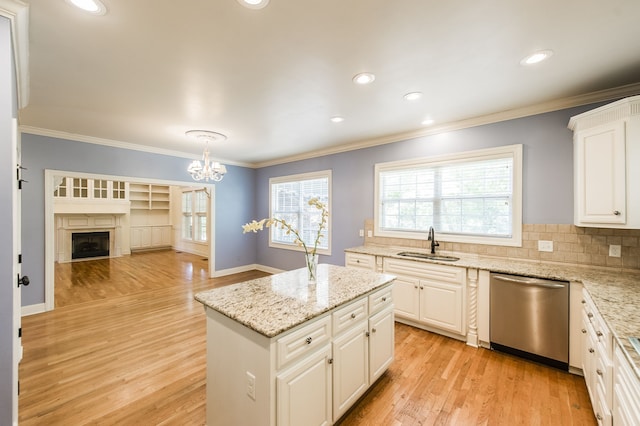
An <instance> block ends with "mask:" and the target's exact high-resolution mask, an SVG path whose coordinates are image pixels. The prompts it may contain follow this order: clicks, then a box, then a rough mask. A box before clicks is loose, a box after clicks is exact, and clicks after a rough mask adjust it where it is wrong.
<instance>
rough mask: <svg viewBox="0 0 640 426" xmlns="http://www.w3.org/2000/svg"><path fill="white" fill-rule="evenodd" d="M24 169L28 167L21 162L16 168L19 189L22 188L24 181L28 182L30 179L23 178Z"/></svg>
mask: <svg viewBox="0 0 640 426" xmlns="http://www.w3.org/2000/svg"><path fill="white" fill-rule="evenodd" d="M22 170H27V168H26V167H22V166H21V165H20V164H18V167H17V168H16V179H17V180H18V189H22V182H25V183H28V181H26V180H24V179H22Z"/></svg>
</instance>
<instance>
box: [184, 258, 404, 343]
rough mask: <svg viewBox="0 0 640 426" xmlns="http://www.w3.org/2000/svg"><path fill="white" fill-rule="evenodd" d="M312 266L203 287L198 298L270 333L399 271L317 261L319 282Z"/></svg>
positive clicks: (386, 280) (385, 281) (325, 309)
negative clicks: (313, 278) (310, 279)
mask: <svg viewBox="0 0 640 426" xmlns="http://www.w3.org/2000/svg"><path fill="white" fill-rule="evenodd" d="M306 274H307V269H306V268H301V269H296V270H293V271H288V272H283V273H281V274H276V275H271V276H268V277H263V278H257V279H254V280H250V281H245V282H242V283H238V284H233V285H229V286H225V287H220V288H216V289H213V290H208V291H203V292H201V293H197V294H196V295H195V299H196V300H197V301H199V302H200V303H202V304H203V305H205V306H206V307H208V308H211V309H214V310H216V311H218V312H220V313H221V314H223V315H225V316H227V317H229V318H231V319H233V320H235V321H237V322H239V323H241V324H243V325H244V326H246V327H248V328H250V329H252V330H254V331H256V332H258V333H260V334H262V335H264V336H266V337H275V336H277V335H279V334H281V333H283V332H285V331H287V330H290V329H292V328H293V327H295V326H297V325H300V324H302V323H304V322H305V321H308V320H310V319H312V318H315V317H317V316H319V315H321V314H323V313H325V312H328V311H330V310H332V309H333V308H336V307H338V306H340V305H342V304H344V303H347V302H349V301H351V300H354V299H357V298H358V297H360V296H362V295H365V294H367V293H369V292H372V291H374V290H376V289H378V288H381V287H383V286H385V285H386V284H389V283H391V282H392V281H393V280H394V279H395V276H393V275H389V274H379V273H375V272H372V271H365V270H358V269H354V268H345V267H343V266H335V265H326V264H320V265H318V275H317V280H316V284H309V283H308V280H307V275H306Z"/></svg>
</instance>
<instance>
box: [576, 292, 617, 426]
mask: <svg viewBox="0 0 640 426" xmlns="http://www.w3.org/2000/svg"><path fill="white" fill-rule="evenodd" d="M582 296H583V299H582V303H583V309H582V333H583V341H582V348H583V349H582V350H583V353H582V372H583V374H584V379H585V382H586V384H587V390H588V392H589V397H590V398H591V405H592V406H593V411H594V413H595V416H596V420H597V421H598V425H603V426H609V425H611V424H612V415H611V407H612V406H613V363H612V361H611V359H612V347H613V337H612V335H611V332H610V330H609V328H608V327H607V325H606V324H605V322H604V320H603V318H602V316H601V315H600V313H599V312H598V310H597V309H596V307H595V304H594V303H593V300H592V299H591V297H590V296H589V293H588V292H587V291H586V290H584V289H583V294H582Z"/></svg>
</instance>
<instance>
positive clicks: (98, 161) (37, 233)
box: [22, 134, 256, 306]
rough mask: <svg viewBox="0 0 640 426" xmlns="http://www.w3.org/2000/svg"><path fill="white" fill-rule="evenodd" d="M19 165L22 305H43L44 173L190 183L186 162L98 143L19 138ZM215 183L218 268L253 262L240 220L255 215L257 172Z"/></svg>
mask: <svg viewBox="0 0 640 426" xmlns="http://www.w3.org/2000/svg"><path fill="white" fill-rule="evenodd" d="M22 158H23V165H24V166H25V167H26V168H27V169H28V170H27V171H25V173H24V178H25V179H26V180H28V181H29V183H27V184H25V188H24V190H23V191H22V192H23V193H22V247H23V251H22V253H23V258H24V262H23V267H22V269H23V271H24V272H25V273H27V272H28V275H29V277H30V278H31V284H30V285H29V287H27V288H25V289H24V290H23V292H22V305H23V306H28V305H34V304H38V303H44V295H45V288H44V271H45V265H44V253H45V246H44V235H45V229H44V206H45V201H44V171H45V169H53V170H64V171H73V172H83V173H96V174H104V175H113V176H124V177H133V178H135V177H141V178H149V179H160V180H168V181H184V182H186V183H188V184H193V180H191V177H190V176H189V175H188V174H187V172H186V168H187V166H188V165H189V160H188V159H185V158H179V157H172V156H167V155H160V154H152V153H147V152H141V151H132V150H126V149H122V148H113V147H108V146H102V145H95V144H88V143H83V142H75V141H69V140H64V139H56V138H50V137H45V136H37V135H31V134H22ZM227 169H228V173H227V176H226V177H225V179H224V180H223V181H222V182H218V183H216V211H215V223H216V235H215V243H216V253H215V266H216V270H221V269H227V268H233V267H236V266H241V265H247V264H252V263H254V261H255V255H256V244H255V241H252V240H249V239H242V238H240V237H239V235H241V234H242V228H241V226H242V225H243V224H244V223H245V222H243V220H244V218H247V217H251V216H252V214H253V211H254V197H253V194H254V192H255V189H254V182H255V170H253V169H249V168H245V167H235V166H228V167H227Z"/></svg>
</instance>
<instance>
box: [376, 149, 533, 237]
mask: <svg viewBox="0 0 640 426" xmlns="http://www.w3.org/2000/svg"><path fill="white" fill-rule="evenodd" d="M507 154H510V155H512V156H513V194H512V202H513V210H512V227H513V229H512V236H511V238H502V237H487V236H469V235H456V234H439V235H438V238H437V240H440V241H446V242H455V243H470V244H490V245H497V246H512V247H520V246H522V169H523V164H522V145H520V144H518V145H507V146H501V147H496V148H489V149H480V150H475V151H466V152H459V153H455V154H446V155H438V156H433V157H422V158H412V159H409V160H400V161H390V162H386V163H378V164H376V165H375V166H374V175H375V176H374V179H375V185H374V191H375V193H374V212H373V217H374V227H373V233H374V236H376V237H388V238H404V239H413V240H426V239H427V232H403V231H382V230H380V223H379V220H380V217H379V209H378V207H379V203H380V200H379V196H380V187H379V179H378V176H379V174H380V172H381V171H385V170H396V169H399V168H409V167H413V166H418V165H426V164H428V165H436V164H439V163H444V162H455V161H467V160H472V159H474V158H478V159H480V158H482V159H488V158H490V157H500V158H502V157H504V156H505V155H507ZM435 231H436V233H438V230H437V229H436V230H435Z"/></svg>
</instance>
